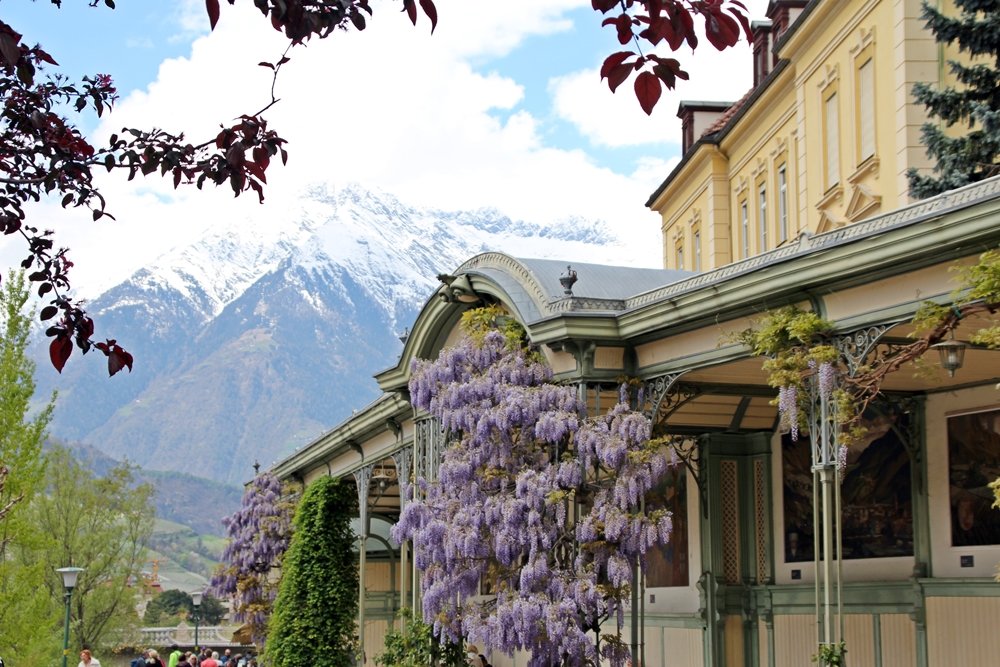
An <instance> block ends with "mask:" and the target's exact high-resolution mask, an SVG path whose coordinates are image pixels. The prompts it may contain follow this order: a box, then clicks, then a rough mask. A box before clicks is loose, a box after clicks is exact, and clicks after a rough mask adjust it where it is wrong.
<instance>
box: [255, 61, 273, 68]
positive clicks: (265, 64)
mask: <svg viewBox="0 0 1000 667" xmlns="http://www.w3.org/2000/svg"><path fill="white" fill-rule="evenodd" d="M257 67H267V68H269V69H274V65H272V64H271V63H266V62H264V61H261V62H259V63H257Z"/></svg>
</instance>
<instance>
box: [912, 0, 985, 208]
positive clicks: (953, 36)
mask: <svg viewBox="0 0 1000 667" xmlns="http://www.w3.org/2000/svg"><path fill="white" fill-rule="evenodd" d="M954 4H955V7H956V9H957V10H958V13H957V15H955V16H945V15H944V14H942V13H941V12H940V11H938V10H937V9H935V8H934V7H932V6H930V5H929V4H928V3H927V2H924V3H923V18H924V19H925V20H926V21H927V27H928V28H929V29H930V30H931V32H933V33H934V37H935V39H936V40H937V42H938V43H939V44H948V45H951V44H957V46H958V50H959V52H960V53H961V54H963V56H967V57H968V58H967V59H966V62H965V63H960V62H957V61H954V60H950V61H948V66H949V68H950V69H951V72H952V73H953V74H954V75H955V78H956V79H957V80H958V83H959V85H958V86H957V87H953V88H941V89H937V88H935V87H932V86H930V85H928V84H926V83H918V84H916V85H914V86H913V97H914V98H915V99H916V100H917V101H918V102H921V103H922V104H924V105H925V106H926V107H927V110H928V113H929V114H930V115H931V117H936V118H937V119H939V121H940V122H939V123H937V124H936V123H926V124H924V126H923V128H922V130H921V134H922V137H923V142H924V145H925V146H926V147H927V155H928V156H929V157H931V158H933V159H934V160H935V161H936V164H935V166H934V174H935V175H933V176H926V175H921V174H918V173H917V170H916V169H912V168H911V169H910V170H909V171H908V172H907V176H908V178H909V181H910V194H911V195H912V196H914V197H917V198H923V197H930V196H931V195H936V194H938V193H940V192H944V191H946V190H951V189H953V188H957V187H961V186H963V185H966V184H968V183H975V182H976V181H981V180H983V179H985V178H989V177H990V176H993V175H996V174H998V173H1000V164H998V157H1000V0H954ZM957 123H962V124H964V125H965V126H966V127H967V128H968V130H969V131H968V132H962V133H952V134H951V136H948V135H947V134H946V133H945V129H946V128H950V127H952V126H953V125H956V124H957Z"/></svg>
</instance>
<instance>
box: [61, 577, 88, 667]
mask: <svg viewBox="0 0 1000 667" xmlns="http://www.w3.org/2000/svg"><path fill="white" fill-rule="evenodd" d="M56 572H58V573H59V574H61V575H62V578H63V587H64V588H65V589H66V595H65V596H64V597H65V598H66V627H65V630H64V632H63V659H62V667H66V656H68V655H69V611H70V607H69V602H70V599H71V598H72V597H73V589H74V588H76V578H77V577H78V576H80V573H81V572H83V568H82V567H60V568H58V569H57V570H56Z"/></svg>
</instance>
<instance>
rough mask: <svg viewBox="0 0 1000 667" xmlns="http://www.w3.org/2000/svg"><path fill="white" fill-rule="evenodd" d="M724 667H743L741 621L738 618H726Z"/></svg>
mask: <svg viewBox="0 0 1000 667" xmlns="http://www.w3.org/2000/svg"><path fill="white" fill-rule="evenodd" d="M725 633H726V634H725V642H726V648H725V651H726V667H743V665H744V664H745V662H744V659H743V658H744V656H743V619H742V618H740V617H739V616H736V615H733V616H726V630H725Z"/></svg>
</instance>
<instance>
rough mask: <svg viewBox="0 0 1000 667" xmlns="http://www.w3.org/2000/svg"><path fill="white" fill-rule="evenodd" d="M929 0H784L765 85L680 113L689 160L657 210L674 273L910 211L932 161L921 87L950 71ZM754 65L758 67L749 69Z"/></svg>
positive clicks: (766, 50) (761, 77) (768, 24)
mask: <svg viewBox="0 0 1000 667" xmlns="http://www.w3.org/2000/svg"><path fill="white" fill-rule="evenodd" d="M920 12H921V9H920V1H919V0H837V1H835V2H834V1H827V2H816V1H814V2H808V3H807V2H804V1H802V0H774V1H772V2H771V3H770V5H769V7H768V20H767V21H758V22H755V23H754V24H753V28H754V32H755V39H754V42H755V44H754V58H753V68H754V79H755V85H754V87H753V88H752V89H751V90H750V91H749V92H748V93H747V95H746V96H745V97H744V98H743V99H741V100H740V101H738V102H736V103H734V104H732V105H719V104H712V103H699V102H693V103H691V102H689V103H682V104H681V106H680V109H679V110H678V116H680V118H681V121H682V125H683V127H684V137H683V143H682V146H683V151H684V153H683V158H682V160H681V162H680V164H678V165H677V167H676V168H675V169H674V170H673V172H672V173H671V174H670V175H669V176H668V177H667V178H666V180H664V181H663V183H662V184H661V185H660V187H659V188H657V190H656V191H655V192H654V193H653V194H652V196H651V197H650V198H649V201H648V202H647V205H649V206H650V207H651V208H652V209H653V210H655V211H656V212H657V213H659V214H660V215H661V216H662V220H663V222H662V229H663V257H664V265H665V266H666V267H668V268H680V269H685V270H694V271H706V270H709V269H713V268H716V267H719V266H722V265H724V264H728V263H730V262H734V261H738V260H741V259H746V258H748V257H752V256H754V255H757V254H760V253H762V252H765V251H768V250H772V249H774V248H777V247H780V246H782V245H783V244H786V243H788V242H790V241H791V240H793V239H795V238H796V237H797V236H798V235H800V234H816V233H819V232H825V231H829V230H831V229H837V228H839V227H841V226H843V225H846V224H850V223H852V222H857V221H858V220H862V219H865V218H868V217H870V216H872V215H875V214H877V213H880V212H884V211H891V210H894V209H896V208H898V207H900V206H903V205H905V204H907V203H908V202H909V201H910V200H909V197H908V194H907V189H908V186H907V179H906V170H907V169H908V168H910V167H916V168H924V167H927V166H928V164H929V163H928V160H927V156H926V154H925V151H924V147H923V146H922V145H921V143H920V126H921V124H923V123H924V122H925V121H926V114H925V112H924V108H923V107H922V106H920V105H917V104H915V103H914V102H913V100H912V97H911V95H910V91H911V88H912V86H913V84H914V83H915V82H917V81H932V82H933V81H938V79H939V78H943V77H944V72H945V64H944V63H945V60H946V59H947V58H951V57H955V56H956V55H957V54H954V53H947V52H945V50H944V49H941V48H939V46H938V44H937V43H936V42H935V41H934V38H933V35H932V34H931V33H930V32H929V31H927V30H926V29H924V27H923V21H922V20H921V19H920V18H919V16H920ZM747 66H748V67H750V66H751V63H747Z"/></svg>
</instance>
